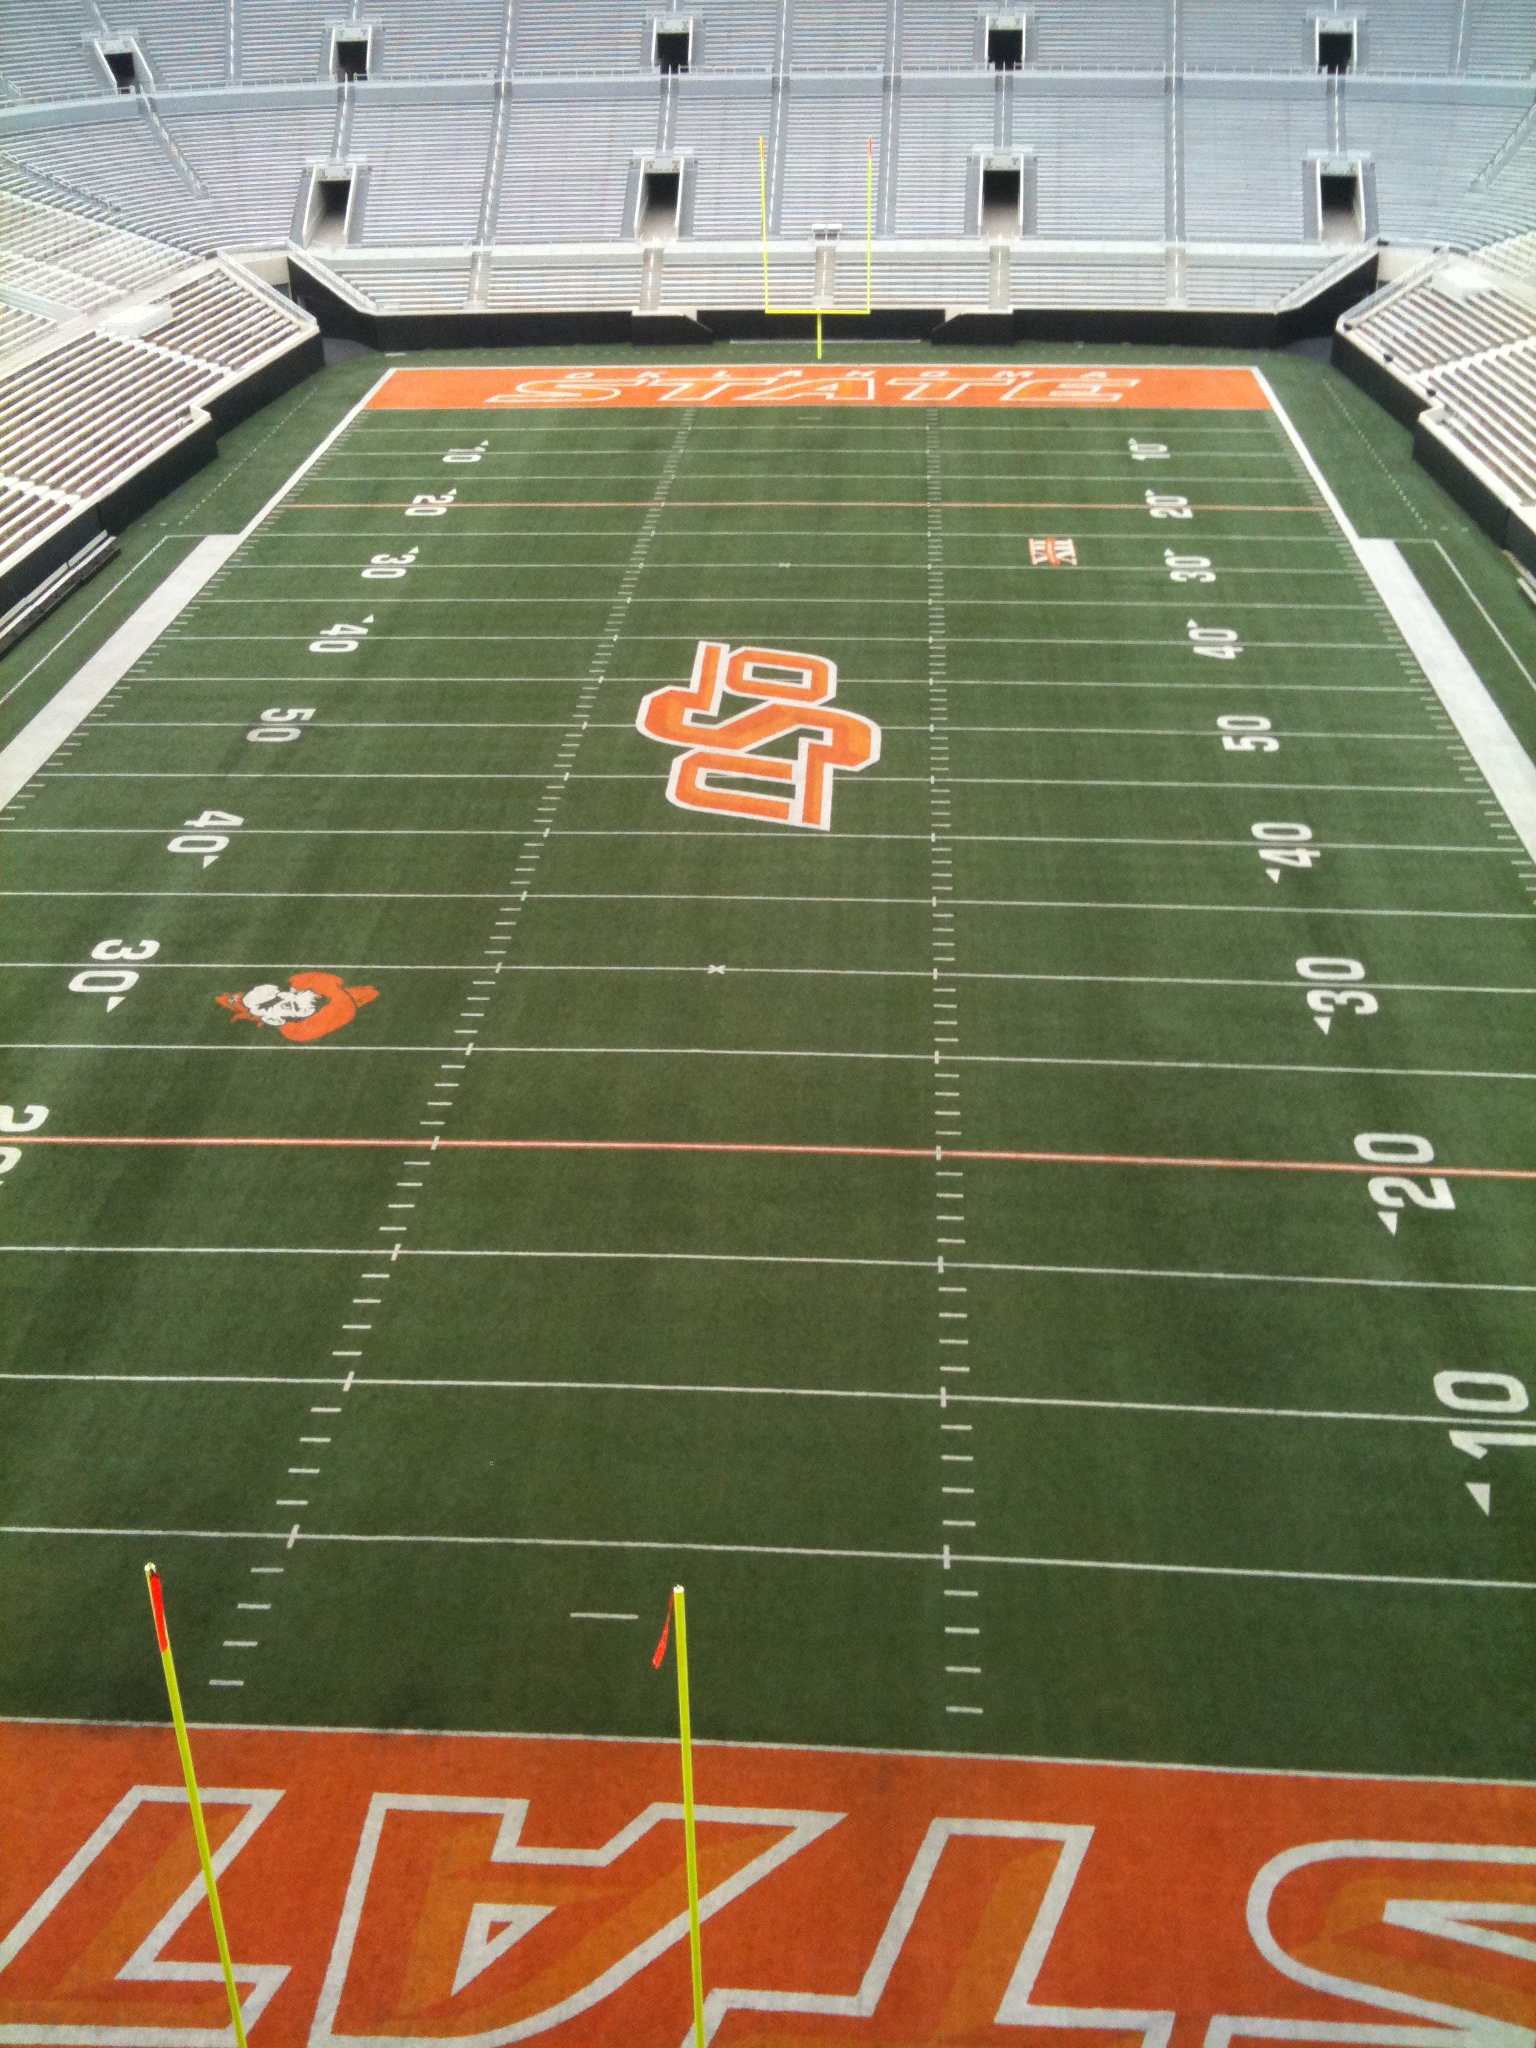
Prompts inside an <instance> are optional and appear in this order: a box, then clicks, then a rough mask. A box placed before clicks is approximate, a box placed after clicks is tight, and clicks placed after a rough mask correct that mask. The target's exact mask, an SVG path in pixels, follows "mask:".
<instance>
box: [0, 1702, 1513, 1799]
mask: <svg viewBox="0 0 1536 2048" xmlns="http://www.w3.org/2000/svg"><path fill="white" fill-rule="evenodd" d="M164 1726H165V1723H164V1722H163V1721H128V1720H122V1719H117V1720H109V1719H101V1718H98V1719H95V1720H93V1719H91V1718H89V1717H88V1716H86V1715H83V1714H0V1728H153V1729H155V1730H156V1731H157V1732H159V1731H160V1730H162V1729H163V1728H164ZM187 1726H188V1727H189V1728H209V1729H218V1730H219V1732H220V1733H221V1734H230V1735H264V1736H265V1735H380V1736H388V1737H399V1738H400V1739H401V1740H403V1741H410V1740H412V1739H414V1738H415V1737H418V1736H422V1735H430V1736H433V1737H441V1738H442V1739H443V1740H444V1741H446V1742H487V1741H491V1742H606V1743H628V1744H629V1745H631V1746H632V1747H634V1748H650V1749H663V1748H664V1749H667V1750H669V1751H672V1752H675V1751H676V1748H677V1744H676V1741H675V1740H674V1739H673V1738H672V1737H670V1736H666V1735H589V1734H579V1733H573V1732H572V1731H571V1730H569V1729H563V1730H557V1731H555V1732H550V1731H549V1730H545V1729H537V1728H516V1729H502V1728H374V1727H368V1726H366V1725H363V1726H359V1725H356V1724H347V1723H329V1722H324V1721H319V1722H314V1721H189V1722H188V1723H187ZM694 1741H695V1743H696V1745H697V1747H698V1748H700V1749H742V1750H763V1751H766V1752H768V1753H769V1754H773V1753H775V1752H777V1753H781V1754H783V1753H789V1754H793V1755H806V1756H895V1757H909V1756H910V1757H922V1758H933V1757H942V1758H944V1759H945V1760H946V1761H948V1760H949V1759H950V1758H952V1757H953V1756H954V1755H955V1754H956V1752H955V1751H954V1750H953V1749H874V1748H872V1747H871V1746H870V1745H869V1744H867V1743H854V1742H751V1741H742V1740H735V1739H732V1738H730V1737H728V1736H719V1735H697V1736H695V1737H694ZM964 1754H965V1756H967V1757H968V1758H970V1759H971V1760H972V1761H973V1762H976V1763H991V1764H1012V1763H1019V1764H1069V1765H1075V1764H1081V1765H1082V1766H1083V1767H1084V1768H1085V1769H1089V1770H1108V1771H1182V1772H1184V1773H1185V1774H1186V1775H1188V1776H1191V1777H1209V1778H1287V1779H1289V1778H1301V1779H1306V1780H1307V1781H1309V1782H1311V1781H1313V1780H1317V1781H1319V1782H1321V1783H1323V1784H1334V1783H1344V1784H1351V1785H1353V1784H1367V1785H1458V1786H1460V1785H1468V1786H1491V1787H1493V1788H1495V1789H1500V1790H1502V1789H1504V1788H1506V1787H1511V1786H1514V1787H1519V1788H1522V1789H1524V1788H1525V1787H1528V1786H1532V1785H1536V1779H1533V1778H1452V1777H1446V1776H1443V1775H1442V1776H1438V1777H1437V1776H1435V1775H1433V1774H1432V1773H1430V1772H1426V1771H1419V1772H1405V1773H1396V1772H1391V1771H1323V1770H1306V1769H1298V1770H1292V1769H1287V1768H1286V1767H1284V1766H1282V1765H1278V1764H1191V1763H1179V1762H1175V1763H1167V1762H1163V1761H1160V1760H1159V1759H1157V1758H1155V1757H1148V1758H1143V1757H1118V1758H1117V1757H1093V1756H1084V1757H1078V1756H1045V1755H1042V1754H1037V1753H1035V1752H1034V1751H1022V1750H971V1749H968V1750H966V1751H965V1752H964Z"/></svg>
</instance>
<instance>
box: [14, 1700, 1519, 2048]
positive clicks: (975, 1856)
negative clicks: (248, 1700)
mask: <svg viewBox="0 0 1536 2048" xmlns="http://www.w3.org/2000/svg"><path fill="white" fill-rule="evenodd" d="M198 1755H199V1760H200V1762H201V1764H202V1772H203V1782H204V1785H205V1787H206V1788H207V1789H206V1790H205V1792H204V1798H205V1800H206V1802H207V1813H208V1826H209V1831H210V1834H211V1836H212V1839H213V1842H214V1845H215V1848H216V1850H217V1851H221V1852H222V1854H221V1861H223V1862H224V1864H225V1869H224V1875H223V1880H222V1885H221V1889H222V1892H223V1897H224V1903H225V1912H226V1915H227V1917H228V1922H229V1927H230V1931H231V1938H232V1944H233V1948H234V1967H235V1976H236V1979H237V1981H238V1982H239V1984H240V1987H241V1992H242V1997H243V2001H244V2005H245V2017H246V2021H247V2024H248V2025H249V2024H251V2023H253V2022H258V2021H259V2031H257V2032H256V2033H255V2035H254V2036H253V2038H254V2039H255V2040H257V2041H259V2042H261V2043H265V2044H266V2048H340V2044H342V2043H350V2044H353V2048H364V2044H367V2048H385V2044H386V2043H388V2044H393V2048H431V2044H436V2043H440V2042H445V2041H472V2042H475V2043H478V2044H481V2048H495V2044H499V2043H507V2042H512V2041H520V2040H524V2039H528V2038H531V2037H535V2036H542V2035H545V2034H547V2033H551V2032H557V2034H558V2039H559V2040H560V2041H561V2042H564V2043H568V2044H570V2048H606V2044H611V2043H615V2042H623V2043H625V2044H626V2048H677V2044H678V2043H679V2042H680V2041H681V2040H683V2039H684V2035H685V2030H686V2028H687V2021H688V2011H689V1992H688V1965H687V1949H686V1932H687V1916H686V1911H685V1890H684V1872H683V1831H682V1826H681V1817H682V1816H681V1808H680V1806H679V1803H678V1779H677V1753H676V1749H675V1746H674V1745H672V1744H670V1743H664V1742H636V1741H627V1742H595V1741H590V1740H572V1741H560V1740H552V1739H549V1738H540V1737H522V1736H512V1737H494V1736H464V1737H444V1736H434V1735H385V1734H362V1733H344V1732H329V1731H297V1730H283V1729H270V1730H261V1729H206V1730H202V1731H199V1735H198ZM697 1755H698V1786H699V1794H700V1798H701V1801H702V1803H701V1805H700V1807H699V1810H698V1814H699V1865H700V1880H701V1890H702V1894H703V1910H704V1961H705V1983H706V1985H707V1986H708V1987H709V1994H708V2001H707V2004H706V2008H705V2011H706V2020H707V2023H708V2025H709V2029H710V2038H711V2039H712V2040H713V2041H714V2042H716V2043H717V2044H718V2048H728V2044H735V2048H749V2044H756V2048H764V2044H766V2043H768V2042H770V2041H771V2042H773V2043H780V2044H788V2043H790V2042H811V2041H823V2042H826V2043H828V2044H832V2043H836V2042H841V2043H845V2044H848V2043H851V2042H853V2041H856V2040H860V2039H866V2038H867V2039H868V2040H870V2041H871V2042H872V2043H873V2042H894V2041H901V2042H906V2043H910V2044H913V2048H916V2044H919V2043H925V2042H927V2043H937V2042H941V2041H942V2042H945V2043H948V2044H950V2048H963V2044H965V2043H976V2044H978V2048H979V2044H980V2043H981V2042H982V2041H983V2040H988V2041H991V2040H997V2039H999V2038H1000V2037H999V2036H998V2035H997V2033H996V2032H995V2029H996V2028H997V2027H998V2026H1000V2025H1001V2026H1014V2027H1020V2026H1031V2025H1032V2026H1036V2027H1039V2026H1047V2027H1051V2028H1056V2029H1084V2028H1088V2029H1092V2030H1093V2032H1094V2034H1095V2037H1096V2038H1097V2039H1099V2040H1103V2039H1104V2038H1105V2037H1106V2036H1109V2037H1119V2039H1120V2040H1121V2041H1122V2042H1125V2041H1128V2040H1133V2039H1135V2038H1136V2037H1137V2036H1140V2038H1141V2040H1142V2041H1143V2043H1145V2044H1147V2048H1158V2044H1166V2043H1169V2042H1170V2041H1171V2042H1172V2048H1197V2044H1198V2043H1199V2042H1200V2041H1201V2040H1202V2039H1204V2040H1205V2041H1206V2042H1209V2043H1211V2044H1212V2048H1216V2044H1222V2048H1225V2044H1227V2043H1230V2042H1234V2041H1242V2040H1244V2039H1254V2038H1268V2039H1271V2040H1272V2039H1275V2038H1276V2037H1282V2038H1285V2039H1289V2040H1292V2041H1322V2040H1327V2041H1331V2042H1334V2043H1351V2042H1355V2043H1362V2044H1367V2043H1371V2042H1380V2041H1382V2040H1383V2039H1391V2040H1397V2041H1407V2040H1422V2039H1428V2038H1429V2036H1428V2035H1426V2034H1424V2032H1423V2030H1422V2029H1419V2030H1412V2029H1409V2030H1405V2029H1403V2027H1402V2025H1401V2021H1402V2017H1403V2016H1404V2015H1409V2016H1412V2017H1415V2018H1418V2019H1421V2020H1423V2019H1433V2020H1436V2021H1439V2022H1440V2023H1441V2024H1442V2025H1444V2024H1445V2023H1447V2022H1455V2021H1461V2022H1463V2023H1464V2026H1465V2029H1466V2031H1465V2032H1457V2031H1453V2032H1448V2033H1447V2034H1446V2036H1445V2038H1446V2039H1447V2040H1449V2041H1451V2042H1453V2043H1454V2042H1457V2041H1468V2040H1471V2041H1476V2040H1483V2041H1493V2040H1496V2039H1499V2038H1502V2037H1504V2036H1507V2037H1508V2038H1509V2039H1510V2040H1519V2039H1522V2038H1528V2037H1525V2036H1522V2035H1520V2034H1519V2032H1518V2031H1517V2029H1518V2028H1519V2027H1520V2026H1523V2025H1528V2024H1529V2022H1530V2018H1531V1992H1530V1977H1529V1969H1530V1965H1529V1957H1530V1955H1531V1945H1530V1942H1529V1940H1528V1939H1526V1935H1527V1932H1528V1929H1529V1926H1530V1924H1531V1922H1532V1921H1536V1849H1533V1848H1532V1847H1530V1846H1529V1844H1530V1842H1531V1840H1532V1828H1533V1822H1536V1788H1532V1787H1530V1786H1512V1785H1498V1784H1449V1783H1445V1782H1437V1781H1425V1780H1404V1779H1364V1778H1315V1777H1294V1776H1288V1775H1284V1774H1280V1773H1264V1772H1218V1771H1203V1770H1168V1769H1161V1768H1158V1767H1155V1766H1151V1767H1147V1766H1136V1765H1114V1764H1081V1763H1052V1762H1040V1761H1027V1760H1007V1759H997V1758H985V1757H936V1756H915V1755H902V1754H879V1753H870V1752H860V1751H833V1750H789V1749H758V1748H751V1747H746V1748H736V1747H731V1746H716V1745H710V1744H704V1745H701V1746H700V1747H699V1750H698V1752H697ZM178 1776H179V1773H178V1770H177V1765H176V1753H175V1749H174V1746H173V1743H172V1738H171V1734H170V1731H169V1730H168V1729H148V1728H135V1727H97V1728H79V1727H68V1726H51V1727H46V1726H31V1727H27V1726H19V1725H15V1724H12V1725H11V1726H9V1727H5V1726H0V1783H3V1784H4V1785H5V1787H6V1799H5V1810H4V1818H3V1822H0V1825H3V1827H4V1831H5V1840H6V1844H7V1854H6V1856H5V1859H4V1864H3V1867H0V1930H9V1932H8V1933H5V1934H3V1935H0V1970H3V1971H4V1976H3V1979H0V2041H4V2042H10V2043H16V2044H28V2043H38V2044H40V2043H43V2042H50V2041H51V2042H63V2041H66V2040H68V2041H80V2042H87V2041H94V2042H98V2043H103V2042H108V2041H119V2042H150V2041H153V2042H155V2043H157V2044H160V2048H171V2044H182V2048H196V2044H199V2043H206V2042H210V2041H216V2040H219V2039H221V2038H222V2039H227V2038H228V2037H227V2035H224V2034H222V2033H221V2032H220V2022H221V2017H222V2011H221V2008H222V2006H223V1988H222V1985H221V1984H220V1982H219V1974H218V1968H217V1965H216V1963H215V1962H214V1961H213V1940H212V1934H211V1930H210V1929H209V1927H208V1925H207V1923H206V1919H205V1917H204V1916H202V1915H201V1914H200V1913H198V1912H197V1911H195V1910H194V1909H195V1907H196V1906H197V1903H198V1898H199V1890H198V1886H197V1883H196V1859H195V1855H194V1852H193V1848H192V1842H191V1836H190V1833H189V1831H188V1829H187V1827H186V1821H185V1802H184V1797H183V1795H182V1793H181V1789H180V1786H179V1784H178V1783H177V1780H178ZM236 1787H239V1788H244V1789H239V1790H236V1789H233V1788H236ZM61 1794H62V1796H61ZM1511 1923H1512V1925H1511ZM1490 1926H1491V1927H1493V1928H1496V1929H1499V1930H1500V1931H1499V1932H1498V1933H1496V1934H1491V1933H1490V1932H1489V1931H1488V1930H1489V1928H1490ZM166 1950H170V1951H171V1954H170V1955H166V1954H165V1953H164V1952H165V1951H166ZM173 1958H175V1959H174V1960H173ZM1447 2001H1449V2002H1447ZM1383 2013H1386V2014H1390V2015H1393V2016H1395V2017H1396V2019H1397V2022H1398V2024H1397V2025H1396V2026H1395V2027H1393V2028H1391V2029H1388V2028H1385V2027H1384V2026H1383V2024H1382V2017H1381V2016H1382V2015H1383ZM769 2015H772V2017H771V2018H770V2017H769ZM1500 2020H1502V2021H1504V2022H1505V2023H1506V2024H1505V2025H1504V2026H1503V2027H1502V2028H1501V2027H1498V2026H1497V2024H1496V2023H1497V2022H1498V2021H1500ZM860 2021H862V2022H863V2024H858V2023H859V2022H860Z"/></svg>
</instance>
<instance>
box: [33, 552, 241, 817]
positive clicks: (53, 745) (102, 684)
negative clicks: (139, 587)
mask: <svg viewBox="0 0 1536 2048" xmlns="http://www.w3.org/2000/svg"><path fill="white" fill-rule="evenodd" d="M238 545H239V543H238V541H237V540H236V538H235V536H234V535H232V534H227V533H220V534H209V535H208V536H207V537H206V539H203V540H200V541H199V542H198V543H197V546H196V547H195V548H193V550H192V552H191V554H189V555H188V556H187V557H186V559H185V560H184V561H182V562H180V563H178V565H177V566H176V567H175V568H174V569H173V570H172V571H171V573H170V575H169V576H167V577H166V579H165V581H164V582H163V583H161V584H159V585H157V587H156V588H155V589H154V590H152V591H151V592H150V594H149V596H148V597H146V598H145V600H144V602H143V603H142V604H141V605H140V606H139V607H138V609H137V610H136V611H134V612H132V613H130V615H129V616H128V618H126V619H125V620H124V621H123V623H122V625H120V626H119V627H118V629H117V631H116V632H115V633H113V634H112V635H111V636H110V638H109V639H107V640H104V641H103V642H102V644H101V646H100V647H98V648H97V650H96V652H95V653H94V654H93V655H91V657H90V658H89V660H88V661H86V662H85V663H84V664H83V666H81V667H80V668H77V669H76V670H75V673H74V674H73V675H72V676H71V677H70V679H69V681H68V682H67V683H65V684H64V686H63V688H62V689H60V690H59V691H58V693H57V694H56V695H55V696H53V697H51V698H50V699H49V700H48V702H47V703H46V704H45V705H44V706H43V708H42V710H41V711H39V712H38V713H37V715H36V716H35V717H34V718H32V719H31V720H29V722H28V723H27V724H26V725H24V726H23V727H22V729H21V731H20V732H19V733H18V734H17V735H16V737H15V739H13V740H12V741H11V743H10V745H9V746H8V747H6V748H5V749H4V750H3V751H0V808H3V806H5V805H6V804H8V803H9V802H10V801H11V799H12V798H13V797H15V796H17V795H19V794H20V792H21V791H22V789H23V788H25V786H26V785H27V783H29V782H30V781H31V780H32V778H33V776H34V775H36V774H37V772H38V770H39V769H40V768H43V767H45V766H46V764H47V763H48V762H49V761H50V760H51V759H52V757H53V755H54V754H55V753H57V751H58V749H59V748H60V747H61V746H63V744H64V742H65V741H66V740H67V739H68V738H69V736H70V734H71V733H73V732H74V731H76V730H77V728H78V727H79V726H80V725H81V724H82V723H83V721H84V720H85V719H87V718H88V717H89V716H90V714H91V713H92V712H93V711H94V710H95V709H96V707H97V705H98V704H100V702H101V700H102V699H103V698H104V697H106V696H107V695H109V694H110V692H111V691H113V690H115V689H116V688H117V686H118V684H119V683H120V682H121V681H122V680H123V677H124V676H125V675H127V673H128V671H129V670H130V669H131V668H132V667H133V665H134V663H135V662H136V661H138V660H140V659H141V658H142V657H143V656H144V655H146V654H147V653H148V652H149V650H150V648H151V647H153V646H154V644H155V642H156V641H157V640H158V639H159V637H160V635H161V634H162V633H163V632H164V631H165V629H166V627H167V626H169V625H170V624H171V623H172V621H173V620H175V619H177V618H179V617H180V616H181V614H182V612H184V611H185V610H186V608H187V606H188V605H189V604H190V603H191V602H192V600H193V598H194V597H196V595H197V593H198V592H199V591H200V590H201V589H202V587H203V585H204V584H205V583H206V582H207V581H208V579H209V578H210V577H211V576H212V575H213V574H214V572H215V571H216V570H218V569H220V568H222V567H223V565H224V563H225V562H227V561H228V560H229V558H230V556H231V555H232V554H233V553H234V551H235V549H236V547H237V546H238Z"/></svg>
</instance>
